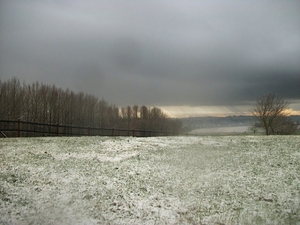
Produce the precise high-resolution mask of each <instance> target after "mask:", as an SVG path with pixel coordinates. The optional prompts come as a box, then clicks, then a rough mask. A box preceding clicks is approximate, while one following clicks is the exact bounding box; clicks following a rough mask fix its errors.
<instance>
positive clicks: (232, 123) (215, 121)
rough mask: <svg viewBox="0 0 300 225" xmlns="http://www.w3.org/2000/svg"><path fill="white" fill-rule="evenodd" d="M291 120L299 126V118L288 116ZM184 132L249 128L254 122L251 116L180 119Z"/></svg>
mask: <svg viewBox="0 0 300 225" xmlns="http://www.w3.org/2000/svg"><path fill="white" fill-rule="evenodd" d="M290 118H291V120H292V121H294V122H295V123H298V124H300V116H290ZM181 121H182V127H183V130H184V131H192V130H196V129H202V128H205V129H207V128H224V127H250V126H251V125H252V124H254V123H255V122H256V120H255V118H254V117H253V116H226V117H213V116H207V117H188V118H182V119H181Z"/></svg>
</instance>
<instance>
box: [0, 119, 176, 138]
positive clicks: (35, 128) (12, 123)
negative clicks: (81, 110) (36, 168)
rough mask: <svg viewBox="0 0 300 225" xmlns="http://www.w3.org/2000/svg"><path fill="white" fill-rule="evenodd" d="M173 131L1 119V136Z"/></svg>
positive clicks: (158, 133)
mask: <svg viewBox="0 0 300 225" xmlns="http://www.w3.org/2000/svg"><path fill="white" fill-rule="evenodd" d="M171 135H176V133H173V132H166V131H157V130H136V129H134V128H133V129H119V128H100V127H91V126H87V127H86V126H85V127H84V126H72V125H62V124H59V123H56V124H46V123H34V122H25V121H21V120H0V137H41V136H133V137H151V136H171Z"/></svg>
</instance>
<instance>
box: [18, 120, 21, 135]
mask: <svg viewBox="0 0 300 225" xmlns="http://www.w3.org/2000/svg"><path fill="white" fill-rule="evenodd" d="M20 127H21V126H20V118H18V137H20Z"/></svg>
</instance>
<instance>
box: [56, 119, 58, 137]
mask: <svg viewBox="0 0 300 225" xmlns="http://www.w3.org/2000/svg"><path fill="white" fill-rule="evenodd" d="M56 136H58V122H56Z"/></svg>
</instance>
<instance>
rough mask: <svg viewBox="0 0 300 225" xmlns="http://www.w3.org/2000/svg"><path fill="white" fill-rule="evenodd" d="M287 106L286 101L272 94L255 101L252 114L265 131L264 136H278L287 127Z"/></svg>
mask: <svg viewBox="0 0 300 225" xmlns="http://www.w3.org/2000/svg"><path fill="white" fill-rule="evenodd" d="M288 105H289V102H288V101H285V100H283V99H282V98H280V97H278V96H277V95H276V94H274V93H269V94H266V95H264V96H262V97H261V98H260V99H258V100H257V101H256V103H255V104H254V107H253V111H252V114H253V116H254V117H255V118H256V119H257V120H258V122H259V123H260V125H261V126H262V127H263V128H264V129H265V132H266V135H270V134H278V133H280V130H281V129H282V128H284V126H285V125H287V124H286V123H285V121H287V120H286V118H287V117H288V115H289V113H288V111H287V107H288Z"/></svg>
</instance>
